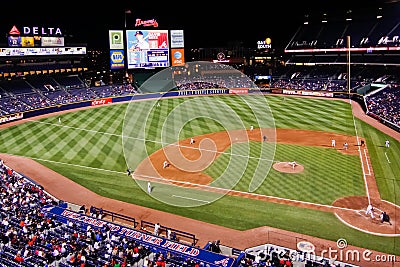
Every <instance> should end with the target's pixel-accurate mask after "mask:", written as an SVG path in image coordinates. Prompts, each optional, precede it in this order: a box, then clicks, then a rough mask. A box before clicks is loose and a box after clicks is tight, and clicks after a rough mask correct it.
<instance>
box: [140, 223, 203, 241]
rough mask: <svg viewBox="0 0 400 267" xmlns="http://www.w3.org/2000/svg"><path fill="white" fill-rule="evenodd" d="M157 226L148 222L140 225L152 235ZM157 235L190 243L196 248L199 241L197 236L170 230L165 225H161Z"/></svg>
mask: <svg viewBox="0 0 400 267" xmlns="http://www.w3.org/2000/svg"><path fill="white" fill-rule="evenodd" d="M155 225H156V224H155V223H152V222H147V221H141V223H140V227H141V229H142V230H145V231H148V232H151V233H154V228H155ZM157 235H164V236H165V237H166V238H168V239H171V240H173V241H177V242H180V243H189V244H190V245H192V246H195V245H196V244H197V242H198V241H199V240H198V238H196V235H195V234H191V233H188V232H184V231H181V230H177V229H173V228H169V227H166V226H163V225H160V227H159V231H158V233H157Z"/></svg>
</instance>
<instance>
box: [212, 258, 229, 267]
mask: <svg viewBox="0 0 400 267" xmlns="http://www.w3.org/2000/svg"><path fill="white" fill-rule="evenodd" d="M228 262H229V258H225V259H223V260H219V261H214V263H215V264H220V265H222V266H224V267H226V266H227V265H228Z"/></svg>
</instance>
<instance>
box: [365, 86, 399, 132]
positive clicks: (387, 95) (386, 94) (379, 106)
mask: <svg viewBox="0 0 400 267" xmlns="http://www.w3.org/2000/svg"><path fill="white" fill-rule="evenodd" d="M399 99H400V91H399V86H398V85H390V86H387V87H386V88H384V89H383V90H380V91H378V92H376V93H373V94H371V95H369V96H367V97H366V98H365V102H366V107H367V111H368V114H369V115H371V116H374V117H376V118H380V119H383V120H385V121H388V122H390V123H392V124H394V125H395V126H397V127H400V105H399Z"/></svg>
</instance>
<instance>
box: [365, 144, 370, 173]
mask: <svg viewBox="0 0 400 267" xmlns="http://www.w3.org/2000/svg"><path fill="white" fill-rule="evenodd" d="M364 155H365V161H366V162H367V167H368V173H366V174H365V175H371V168H370V166H369V162H368V157H367V150H366V149H365V148H364Z"/></svg>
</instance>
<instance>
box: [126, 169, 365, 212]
mask: <svg viewBox="0 0 400 267" xmlns="http://www.w3.org/2000/svg"><path fill="white" fill-rule="evenodd" d="M132 178H133V179H138V180H143V179H146V180H149V179H151V180H154V181H159V182H160V183H164V184H173V185H175V186H179V187H185V185H186V186H190V187H189V188H197V189H203V190H205V191H208V192H214V193H225V194H229V195H231V194H234V195H248V196H255V197H264V198H265V199H272V200H277V201H286V202H288V203H297V204H299V203H300V204H306V205H310V206H314V207H324V208H329V209H337V210H345V211H357V210H356V209H350V208H344V207H337V206H332V205H326V204H318V203H312V202H307V201H301V200H295V199H289V198H282V197H275V196H268V195H261V194H256V193H250V192H244V191H238V190H233V189H226V188H221V187H214V186H209V185H202V184H195V183H191V182H187V181H184V182H183V181H176V180H170V179H165V178H162V177H154V176H149V175H142V174H140V175H137V174H133V175H132ZM279 203H280V202H279ZM281 204H283V203H281Z"/></svg>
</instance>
